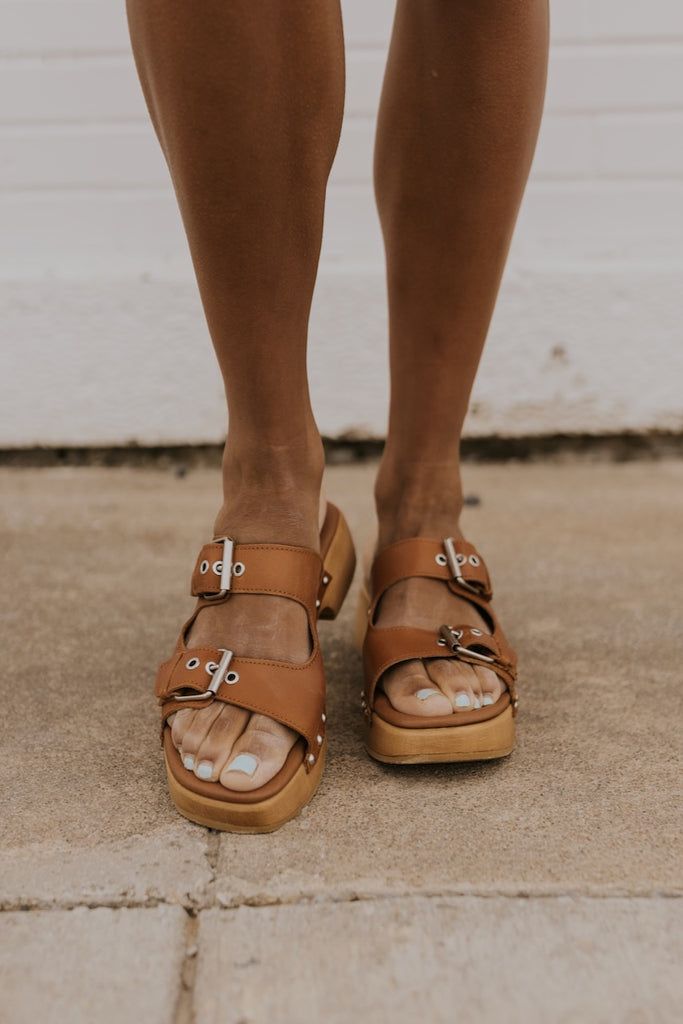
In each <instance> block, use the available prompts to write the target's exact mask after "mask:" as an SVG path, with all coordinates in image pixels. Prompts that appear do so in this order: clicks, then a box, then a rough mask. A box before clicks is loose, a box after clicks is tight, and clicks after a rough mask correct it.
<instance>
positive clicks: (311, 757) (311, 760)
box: [306, 754, 315, 764]
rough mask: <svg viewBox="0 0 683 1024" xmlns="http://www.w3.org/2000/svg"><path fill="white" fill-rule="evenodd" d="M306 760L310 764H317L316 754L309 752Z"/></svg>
mask: <svg viewBox="0 0 683 1024" xmlns="http://www.w3.org/2000/svg"><path fill="white" fill-rule="evenodd" d="M306 760H307V761H308V763H309V764H315V754H309V755H308V757H307V758H306Z"/></svg>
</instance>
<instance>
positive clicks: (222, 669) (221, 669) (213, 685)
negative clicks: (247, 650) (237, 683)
mask: <svg viewBox="0 0 683 1024" xmlns="http://www.w3.org/2000/svg"><path fill="white" fill-rule="evenodd" d="M219 650H220V651H221V652H222V654H223V657H222V658H221V660H220V661H219V662H218V665H216V668H215V669H214V670H213V672H212V673H211V682H210V683H209V686H208V689H207V690H205V691H204V693H174V694H172V696H173V700H179V701H185V700H206V699H207V698H208V697H215V696H216V694H217V693H218V688H219V687H220V685H221V683H222V682H223V680H224V679H225V677H226V675H227V672H228V669H229V668H230V662H231V661H232V659H233V652H232V651H229V650H227V649H226V648H225V647H220V648H219Z"/></svg>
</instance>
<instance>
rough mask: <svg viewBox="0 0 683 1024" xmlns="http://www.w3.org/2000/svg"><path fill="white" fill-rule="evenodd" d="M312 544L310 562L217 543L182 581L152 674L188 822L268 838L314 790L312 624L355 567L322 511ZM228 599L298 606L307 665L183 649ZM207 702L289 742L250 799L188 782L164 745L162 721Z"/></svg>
mask: <svg viewBox="0 0 683 1024" xmlns="http://www.w3.org/2000/svg"><path fill="white" fill-rule="evenodd" d="M320 542H321V554H318V553H317V552H316V551H312V550H311V549H309V548H303V547H295V546H293V545H287V544H240V543H239V542H238V541H237V540H235V539H234V538H231V537H218V538H216V539H215V540H213V541H212V542H211V543H210V544H205V545H204V547H203V548H202V549H201V551H200V552H199V556H198V558H197V562H196V565H195V569H194V572H193V574H192V594H193V595H194V596H195V597H197V599H198V600H197V606H196V608H195V610H194V612H193V614H192V615H191V617H190V618H189V619H188V621H187V622H186V623H185V625H184V626H183V628H182V630H181V633H180V637H179V639H178V642H177V644H176V648H175V652H174V653H173V655H172V657H171V658H169V659H168V661H165V662H164V663H163V664H162V665H161V666H160V667H159V671H158V673H157V679H156V686H155V693H156V696H157V698H158V700H159V703H160V705H161V710H162V726H161V735H162V746H163V750H164V758H165V761H166V773H167V776H168V785H169V789H170V793H171V797H172V799H173V802H174V804H175V806H176V807H177V809H178V810H179V811H180V813H181V814H183V815H184V816H185V817H186V818H189V819H190V821H194V822H196V823H197V824H199V825H206V826H208V827H209V828H215V829H221V830H223V831H227V832H272V831H273V830H274V829H276V828H279V827H280V825H283V824H284V823H285V822H286V821H289V820H290V818H293V817H294V816H295V815H297V814H298V813H299V811H300V810H301V809H302V807H304V806H305V805H306V804H307V803H308V801H309V800H310V799H311V797H312V796H313V794H314V793H315V791H316V789H317V787H318V784H319V782H320V779H321V776H322V771H323V765H324V762H325V753H326V749H327V742H326V738H325V726H326V715H325V674H324V671H323V663H322V657H321V653H320V646H319V643H318V632H317V620H318V619H333V618H334V617H335V616H336V614H337V612H338V611H339V609H340V608H341V605H342V602H343V601H344V598H345V596H346V593H347V591H348V589H349V585H350V583H351V579H352V577H353V572H354V569H355V564H356V556H355V552H354V548H353V542H352V540H351V534H350V533H349V528H348V526H347V524H346V520H345V519H344V517H343V515H342V514H341V512H340V511H339V509H338V508H336V507H335V506H334V505H331V504H329V503H328V505H327V512H326V515H325V520H324V523H323V526H322V530H321V534H320ZM232 594H272V595H277V596H279V597H286V598H289V599H290V600H292V601H297V602H298V603H299V604H300V605H302V606H303V607H304V608H305V609H306V614H307V616H308V623H309V629H310V635H311V643H312V652H311V655H310V657H309V659H308V661H306V662H304V663H303V664H290V663H288V662H282V661H274V660H270V659H266V658H246V657H243V656H241V655H240V653H239V651H237V650H236V651H231V650H225V649H219V648H216V647H193V648H188V647H187V646H186V637H187V634H188V632H189V629H190V626H191V625H192V623H193V622H194V620H195V619H196V617H197V615H198V614H199V612H200V611H201V609H202V608H205V607H206V606H207V605H209V604H222V603H224V602H225V601H228V600H230V597H231V595H232ZM215 700H219V701H223V702H224V703H226V704H234V705H236V706H237V707H241V708H245V709H246V710H247V711H252V712H255V713H258V714H262V715H267V716H268V717H269V718H273V719H275V720H276V721H278V722H281V723H282V724H283V725H286V726H288V727H289V728H290V729H293V730H295V731H296V732H297V733H298V734H299V738H298V740H297V741H296V743H295V744H294V746H293V747H292V749H291V751H290V752H289V755H288V757H287V760H286V761H285V763H284V765H283V767H282V768H281V770H280V771H279V772H278V774H277V775H275V776H274V777H273V778H272V779H271V780H270V781H269V782H267V783H265V785H263V786H261V787H259V788H258V789H254V790H251V791H250V792H237V791H232V790H229V789H226V788H225V787H224V786H222V785H221V784H220V783H219V782H204V781H202V780H201V779H198V778H197V777H196V775H194V773H193V772H191V771H188V770H187V769H186V768H185V767H184V765H183V763H182V760H181V758H180V754H179V753H178V751H177V750H176V749H175V747H174V745H173V742H172V739H171V728H170V725H169V724H168V718H169V716H170V715H172V714H173V713H174V712H175V711H178V710H180V709H181V708H193V709H194V708H204V707H207V706H208V705H209V704H211V702H212V701H215Z"/></svg>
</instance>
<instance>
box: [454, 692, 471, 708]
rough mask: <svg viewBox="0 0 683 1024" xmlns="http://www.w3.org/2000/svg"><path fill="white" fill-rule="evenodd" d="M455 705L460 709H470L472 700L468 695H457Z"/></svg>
mask: <svg viewBox="0 0 683 1024" xmlns="http://www.w3.org/2000/svg"><path fill="white" fill-rule="evenodd" d="M455 705H456V707H459V708H468V707H469V706H470V698H469V697H468V696H467V694H466V693H456V695H455Z"/></svg>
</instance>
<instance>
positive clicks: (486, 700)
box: [481, 693, 495, 704]
mask: <svg viewBox="0 0 683 1024" xmlns="http://www.w3.org/2000/svg"><path fill="white" fill-rule="evenodd" d="M481 702H482V704H495V701H494V699H493V697H492V696H491V694H490V693H485V694H484V696H483V698H482V701H481Z"/></svg>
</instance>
